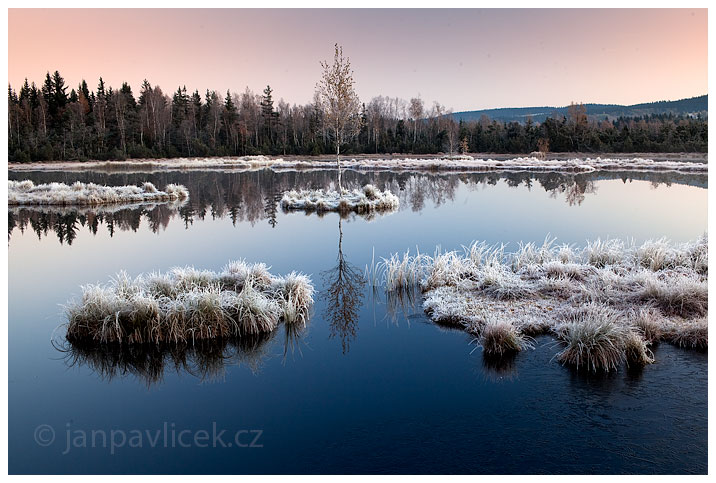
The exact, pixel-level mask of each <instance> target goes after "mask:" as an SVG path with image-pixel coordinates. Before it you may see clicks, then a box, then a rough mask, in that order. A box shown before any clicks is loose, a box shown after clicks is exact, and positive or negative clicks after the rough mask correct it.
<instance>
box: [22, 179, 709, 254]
mask: <svg viewBox="0 0 716 483" xmlns="http://www.w3.org/2000/svg"><path fill="white" fill-rule="evenodd" d="M9 177H10V178H11V179H25V178H28V177H29V178H30V179H32V180H33V181H35V182H36V183H47V182H52V181H60V182H65V183H72V182H74V181H77V180H79V181H83V182H94V183H101V184H108V185H119V184H139V183H141V182H144V181H151V182H153V183H155V184H157V185H159V186H163V185H166V184H169V183H177V184H183V185H185V186H186V187H187V188H188V189H189V192H190V193H191V194H190V199H189V201H188V202H186V203H184V204H182V205H149V206H137V205H135V206H133V207H126V206H125V207H122V208H121V209H114V210H111V209H109V210H102V209H97V208H94V209H89V210H84V209H72V208H65V209H54V208H52V209H50V208H43V207H16V208H12V209H10V210H9V214H8V239H9V238H10V237H11V235H12V232H13V230H14V229H15V228H17V229H19V230H20V231H23V232H24V231H25V230H26V229H27V228H28V227H30V228H31V229H32V230H33V231H34V232H35V233H36V234H37V236H38V237H40V238H42V237H43V236H47V235H48V233H49V231H53V232H55V234H56V236H57V238H58V239H59V241H60V243H68V244H71V243H72V241H73V240H74V239H75V238H76V236H77V233H78V231H79V230H80V229H82V228H84V227H87V229H88V230H89V231H90V232H91V233H92V234H96V233H97V230H98V227H99V226H100V225H102V224H104V225H106V227H107V230H108V232H109V234H110V236H111V235H113V233H114V231H115V230H116V229H119V230H123V231H124V230H132V231H136V230H137V229H138V227H139V226H140V223H141V221H142V219H145V220H146V222H147V224H148V225H149V228H150V229H151V230H152V231H153V232H155V233H156V232H158V231H159V230H160V229H164V228H166V227H167V225H168V224H169V222H170V221H171V220H172V219H173V218H174V217H176V216H179V217H181V219H182V221H183V222H184V226H185V227H187V228H188V227H189V226H190V225H192V224H193V222H194V220H195V219H199V220H204V219H205V218H207V217H210V218H212V219H217V218H225V217H229V218H231V221H232V223H233V224H234V225H236V224H237V223H239V222H244V221H246V222H249V223H250V224H251V225H254V224H256V223H257V222H259V221H262V220H266V222H267V223H268V224H269V225H270V226H271V227H276V225H277V224H278V206H279V201H280V199H281V196H282V193H283V192H284V191H288V190H290V189H318V188H324V189H325V188H331V187H332V184H333V183H334V180H335V172H334V171H330V170H326V171H318V172H300V171H296V172H285V173H275V172H273V171H271V170H264V171H255V172H238V173H221V172H213V171H209V172H201V171H200V172H191V173H181V172H161V173H152V174H141V173H114V174H108V173H92V172H87V173H71V172H68V173H56V172H53V173H46V172H35V173H12V172H11V173H9ZM603 179H621V180H623V182H624V183H628V182H631V181H633V180H648V181H649V182H651V184H652V186H659V185H662V184H665V185H666V186H670V185H671V184H675V183H677V184H686V185H690V186H698V187H703V188H705V187H707V184H708V178H707V175H705V174H688V173H668V172H659V173H619V172H617V173H614V172H609V173H598V172H597V173H586V174H584V173H583V174H564V173H529V172H522V173H519V172H515V173H497V172H487V173H466V174H449V173H448V174H436V173H405V172H402V173H395V172H390V171H380V172H373V173H371V172H356V171H347V172H345V173H344V175H343V184H344V186H345V187H346V188H348V189H354V188H359V187H362V186H363V185H365V184H367V183H372V184H374V185H375V186H376V187H378V188H379V189H381V190H386V189H387V190H389V191H391V192H392V193H393V194H395V195H396V196H398V198H399V199H400V209H401V210H404V209H410V210H412V211H415V212H418V211H420V210H422V209H423V208H424V207H425V203H426V202H428V201H430V202H432V203H433V204H435V205H436V206H439V205H442V204H444V203H446V202H448V201H453V200H454V199H455V195H456V193H457V191H458V188H459V187H460V186H461V185H465V186H466V187H467V188H468V189H471V190H474V189H478V188H479V187H481V186H494V185H497V184H498V183H500V182H502V183H504V184H505V185H507V186H509V187H514V188H516V187H520V186H524V187H526V188H527V189H530V190H531V189H533V187H534V186H535V185H539V186H540V187H541V188H542V189H544V190H545V191H546V192H547V193H550V195H551V196H552V197H554V198H563V199H564V201H565V202H566V203H567V204H569V205H570V206H572V205H579V204H581V203H582V202H583V201H584V199H585V198H586V197H587V196H588V195H591V194H594V193H596V187H595V183H596V181H599V180H603Z"/></svg>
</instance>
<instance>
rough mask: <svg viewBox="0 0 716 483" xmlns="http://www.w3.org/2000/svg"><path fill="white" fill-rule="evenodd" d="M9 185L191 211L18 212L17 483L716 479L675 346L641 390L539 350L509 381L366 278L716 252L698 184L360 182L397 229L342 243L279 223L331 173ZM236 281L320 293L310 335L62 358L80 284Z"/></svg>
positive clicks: (633, 381)
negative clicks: (522, 260) (585, 250)
mask: <svg viewBox="0 0 716 483" xmlns="http://www.w3.org/2000/svg"><path fill="white" fill-rule="evenodd" d="M10 178H11V179H25V178H29V179H32V180H34V181H35V182H36V183H39V182H49V181H62V182H74V181H76V180H81V181H94V182H99V183H104V184H112V185H121V184H134V183H139V182H142V181H147V180H148V181H152V182H153V183H155V184H156V185H157V187H159V188H160V189H161V188H163V186H164V185H166V184H167V183H181V184H184V185H185V186H187V187H188V188H189V190H190V192H191V198H190V201H189V202H188V203H187V204H185V205H181V206H173V205H158V206H143V207H134V208H131V209H119V210H118V209H109V210H36V209H11V210H10V212H9V227H8V253H9V274H8V287H9V288H8V290H9V294H8V295H9V307H8V313H9V328H8V332H9V344H8V345H9V375H8V377H9V396H8V399H9V401H8V403H9V470H10V472H11V473H593V472H597V473H705V472H706V471H707V354H705V353H700V352H695V351H687V350H681V349H677V348H675V347H672V346H670V345H668V344H662V345H660V346H658V347H657V348H656V349H655V355H656V359H657V363H656V364H654V365H652V366H649V367H647V368H645V369H644V370H643V371H641V372H640V373H632V372H629V371H626V370H625V369H622V370H620V371H619V372H617V373H612V374H609V375H599V376H595V375H585V374H582V373H576V372H575V371H572V370H570V369H568V368H565V367H562V366H561V365H560V364H558V363H557V362H556V361H554V360H552V357H553V356H554V354H555V353H556V352H557V351H558V350H559V348H558V346H557V345H556V343H555V341H554V340H553V339H551V338H549V337H542V338H539V339H538V341H537V342H538V343H537V347H536V349H535V350H532V351H527V352H524V353H521V354H519V355H518V356H517V357H516V358H515V359H514V360H512V361H508V362H507V363H505V364H503V365H501V366H499V367H495V366H491V365H487V364H485V363H484V362H483V358H482V354H481V351H480V349H476V350H473V349H475V346H474V345H473V344H471V340H470V337H469V336H467V335H466V334H464V333H462V332H459V331H449V330H445V329H442V328H439V327H437V326H435V325H433V324H431V323H430V322H429V320H428V319H427V318H426V317H425V315H424V314H423V313H422V310H421V308H420V302H419V301H409V300H408V301H402V303H400V301H395V300H386V299H385V296H384V295H383V294H382V293H381V292H380V291H378V292H377V293H376V292H373V290H371V289H370V288H369V286H368V285H369V284H368V283H366V280H365V278H364V275H363V274H364V270H365V267H366V265H368V264H370V263H371V261H372V259H373V257H374V256H375V259H376V260H378V259H380V257H386V256H388V255H389V254H390V253H393V252H403V251H405V250H407V249H408V248H411V249H413V250H414V249H415V248H416V247H418V248H419V249H420V250H421V251H427V252H432V251H433V250H434V249H435V247H436V246H440V247H442V248H443V249H460V248H461V246H462V245H466V244H468V243H469V242H471V241H473V240H486V241H487V242H488V243H507V244H508V248H513V249H514V248H516V247H517V244H518V243H519V242H520V241H524V242H528V241H536V242H541V241H542V240H544V238H545V237H546V236H547V235H551V236H552V237H557V239H558V242H566V243H572V244H575V245H576V246H580V247H581V246H583V245H584V243H585V240H588V239H593V238H596V237H602V238H605V237H619V238H629V239H631V238H633V239H634V241H635V242H637V243H641V242H643V241H645V240H646V239H649V238H660V237H667V238H669V239H671V240H672V241H674V242H681V241H687V240H691V239H694V238H696V237H698V236H700V235H701V234H703V233H704V232H705V231H706V229H707V216H706V215H707V178H706V176H705V175H680V174H674V173H652V174H649V173H639V174H634V173H593V174H587V175H576V176H565V175H559V174H553V173H545V174H527V173H522V174H494V173H489V174H448V175H440V174H410V173H400V174H398V173H389V172H383V173H357V172H347V173H345V174H344V179H345V183H346V184H348V185H350V186H356V187H357V186H360V185H362V184H365V183H367V182H372V183H374V184H375V185H377V186H378V187H379V188H381V189H385V188H387V189H390V190H391V191H392V192H393V193H395V194H397V195H399V197H400V201H401V209H400V210H399V211H398V212H396V213H392V214H387V215H382V216H375V217H374V218H372V219H364V218H361V217H357V216H351V217H348V218H346V219H343V220H341V219H340V217H339V216H338V215H337V214H327V215H325V216H317V215H315V214H313V215H304V214H300V213H290V214H286V213H283V212H282V211H281V209H280V207H278V203H277V201H278V200H279V199H280V197H281V193H282V192H283V191H284V190H286V189H291V188H294V187H297V188H326V187H329V186H331V185H332V183H333V181H334V178H335V172H331V171H326V172H312V173H307V172H304V173H301V172H288V173H273V172H271V171H258V172H251V173H221V172H184V173H182V172H159V173H153V174H141V173H122V172H119V173H41V172H37V173H10ZM374 254H375V255H374ZM238 258H245V259H247V260H248V261H257V262H265V263H267V264H268V265H270V266H271V267H272V268H271V271H272V272H273V273H278V274H283V273H287V272H289V271H291V270H298V271H302V272H304V273H307V274H310V275H311V277H312V279H313V281H314V283H315V285H316V289H317V291H318V295H317V297H316V304H315V306H314V309H313V313H312V316H311V319H310V321H309V323H308V325H307V327H306V328H305V329H304V330H303V331H300V332H299V333H294V332H289V331H286V330H285V329H284V327H282V326H281V327H279V329H278V330H277V331H275V333H273V334H271V335H270V336H267V337H263V338H261V339H257V340H244V341H239V342H234V343H231V344H225V345H223V346H220V347H211V348H201V349H198V350H195V351H191V352H188V353H187V352H184V353H171V352H166V351H165V352H162V351H159V350H150V351H128V352H124V353H108V352H105V351H97V350H92V348H75V349H74V350H68V349H69V348H68V347H67V346H66V344H63V343H62V333H63V332H62V329H61V328H59V329H57V330H55V329H56V328H57V327H58V326H59V325H61V324H62V323H63V322H64V320H63V315H62V307H61V304H63V303H65V302H67V301H68V300H69V299H71V298H72V297H76V296H78V295H79V294H80V286H81V285H83V284H87V283H97V282H105V281H107V280H108V279H109V278H110V277H112V276H113V275H114V274H116V273H117V272H118V271H119V270H126V271H127V272H128V273H129V274H130V275H132V276H134V275H138V274H140V273H142V272H148V271H152V270H162V271H166V270H168V269H169V268H171V267H174V266H184V265H194V266H195V267H197V268H206V269H212V270H219V269H221V267H222V266H223V265H224V264H226V263H227V262H228V261H229V260H234V259H238ZM339 262H341V263H339ZM339 266H340V267H342V268H343V270H339ZM336 290H341V291H342V293H344V294H347V297H346V299H342V300H348V301H349V302H350V303H341V300H338V299H336V297H335V296H332V294H335V293H336ZM52 340H54V341H55V343H54V344H53V343H52ZM222 431H223V432H222ZM180 434H181V436H180ZM217 438H218V439H217Z"/></svg>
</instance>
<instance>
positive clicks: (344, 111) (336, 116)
mask: <svg viewBox="0 0 716 483" xmlns="http://www.w3.org/2000/svg"><path fill="white" fill-rule="evenodd" d="M321 67H322V68H323V75H322V76H321V80H320V81H319V82H318V84H316V94H317V96H316V97H317V99H318V101H319V103H320V107H321V110H322V111H323V119H324V122H325V124H326V125H327V126H328V130H329V131H330V134H331V136H332V137H333V141H334V142H335V143H336V164H337V166H338V192H339V193H343V186H342V184H341V144H345V143H347V142H348V141H350V139H351V138H352V137H353V136H355V135H356V134H358V133H359V132H360V127H361V125H360V122H361V119H360V100H359V99H358V95H357V94H356V92H355V88H354V84H355V81H354V80H353V71H352V70H351V63H350V59H348V58H344V57H343V48H342V47H340V46H339V45H338V44H335V54H334V57H333V64H332V65H331V64H329V63H328V61H323V62H321Z"/></svg>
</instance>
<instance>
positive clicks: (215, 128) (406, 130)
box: [8, 71, 708, 162]
mask: <svg viewBox="0 0 716 483" xmlns="http://www.w3.org/2000/svg"><path fill="white" fill-rule="evenodd" d="M322 105H323V104H322V103H321V100H320V99H319V97H318V94H317V95H316V97H315V98H314V100H313V102H311V103H308V104H305V105H296V104H288V103H287V102H285V101H284V100H283V99H281V100H280V101H278V102H276V101H275V100H274V92H273V90H272V89H271V87H270V86H266V89H264V90H263V92H262V93H260V94H256V93H254V92H252V91H251V90H249V89H248V88H246V90H245V91H244V92H242V93H240V94H237V93H231V92H229V91H227V92H226V93H225V94H221V93H219V92H217V91H215V90H206V91H205V92H204V93H203V94H200V93H199V91H198V90H195V91H194V92H188V91H187V89H186V87H179V88H177V90H176V91H174V92H173V93H172V94H171V95H168V94H165V93H164V91H163V90H162V89H161V87H159V86H158V85H151V84H150V83H149V82H148V81H147V80H145V81H144V82H143V83H142V85H141V87H140V89H139V92H138V95H136V96H135V93H134V92H133V90H132V88H131V86H130V85H129V84H128V83H126V82H125V83H123V84H122V85H121V86H120V87H119V88H118V89H115V88H113V87H111V86H107V85H106V84H105V82H104V81H103V80H102V78H100V79H99V82H98V84H97V86H96V88H94V89H90V88H89V86H88V84H87V82H86V81H84V80H83V81H82V82H81V83H80V84H79V85H78V86H77V87H76V88H71V89H70V88H69V86H68V85H67V84H66V83H65V80H64V79H63V77H62V76H61V75H60V73H59V72H58V71H55V72H54V74H50V73H49V72H48V73H47V75H46V77H45V80H44V82H43V83H42V85H41V86H40V87H38V86H37V85H36V84H35V83H34V82H32V83H29V82H28V81H27V79H26V80H25V82H24V83H23V85H22V86H20V88H19V90H17V89H14V88H13V87H12V86H11V85H9V86H8V154H9V161H11V162H28V161H49V160H87V159H99V160H114V159H116V160H121V159H126V158H161V157H168V158H171V157H179V156H190V157H191V156H242V155H256V154H265V155H320V154H330V153H335V151H336V149H335V140H333V139H332V138H333V136H332V133H331V125H330V121H331V119H330V118H329V117H328V116H327V112H326V109H324V108H323V107H322ZM359 118H360V119H359V120H358V121H359V122H358V128H357V129H356V130H355V133H354V134H353V135H352V136H351V137H350V138H349V139H346V140H345V144H344V145H343V146H342V147H341V152H342V153H345V154H346V155H351V154H385V153H408V154H436V153H457V152H481V153H490V152H494V153H512V154H524V153H531V152H534V151H542V152H546V151H552V152H575V151H576V152H587V153H588V152H594V153H601V152H603V153H608V152H706V151H707V144H708V121H707V120H706V119H702V118H701V117H695V118H694V117H690V116H676V115H673V114H654V115H649V116H644V117H629V118H617V119H604V120H596V119H592V118H589V117H588V116H587V115H586V110H585V108H584V106H582V105H572V106H570V108H569V110H568V114H567V115H566V116H561V117H550V118H548V119H547V120H545V121H544V122H542V123H535V122H532V120H531V119H529V118H528V119H527V120H526V122H525V123H517V122H502V121H496V120H492V119H489V118H487V117H485V116H483V117H482V118H481V119H479V120H477V121H469V122H464V121H457V120H455V119H454V118H453V117H452V115H451V112H450V111H449V110H447V109H446V108H445V107H444V106H442V105H441V104H439V103H437V102H436V103H433V104H432V106H431V107H429V108H428V107H427V106H425V103H424V102H423V100H422V99H420V98H419V97H416V98H413V99H410V100H409V101H406V100H403V99H399V98H390V97H384V96H378V97H374V98H373V99H371V100H370V101H369V102H367V103H365V102H363V103H360V106H359Z"/></svg>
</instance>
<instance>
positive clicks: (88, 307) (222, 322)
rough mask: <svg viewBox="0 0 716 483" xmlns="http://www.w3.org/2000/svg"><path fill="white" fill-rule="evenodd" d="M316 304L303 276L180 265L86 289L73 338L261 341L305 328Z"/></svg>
mask: <svg viewBox="0 0 716 483" xmlns="http://www.w3.org/2000/svg"><path fill="white" fill-rule="evenodd" d="M312 304H313V285H312V283H311V280H310V279H309V278H308V277H307V276H305V275H302V274H298V273H295V272H292V273H290V274H289V275H287V276H285V277H277V276H272V275H271V274H270V273H269V272H268V269H267V267H266V266H265V265H264V264H249V263H246V262H245V261H243V260H239V261H236V262H231V263H229V264H228V265H227V266H226V267H225V268H224V270H223V271H222V272H220V273H216V272H212V271H208V270H197V269H195V268H193V267H185V268H174V269H172V270H170V271H169V272H168V273H167V274H160V273H150V274H148V275H140V276H138V277H136V278H130V277H129V276H127V274H126V273H124V272H121V273H120V274H118V275H117V277H115V278H113V279H112V280H111V281H110V282H109V283H108V284H104V285H86V286H84V287H82V297H81V299H80V300H78V301H73V302H70V303H69V305H67V307H66V313H67V318H68V324H67V339H68V340H69V341H70V342H73V341H86V340H91V341H94V342H99V343H119V344H141V343H153V344H163V343H172V344H194V343H196V342H197V341H203V340H213V339H224V338H232V337H244V336H253V335H257V334H262V333H267V332H271V331H273V330H274V329H275V328H276V327H277V325H278V324H279V323H280V322H281V321H283V322H285V323H287V324H305V323H306V320H307V318H308V313H309V310H310V307H311V305H312Z"/></svg>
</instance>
